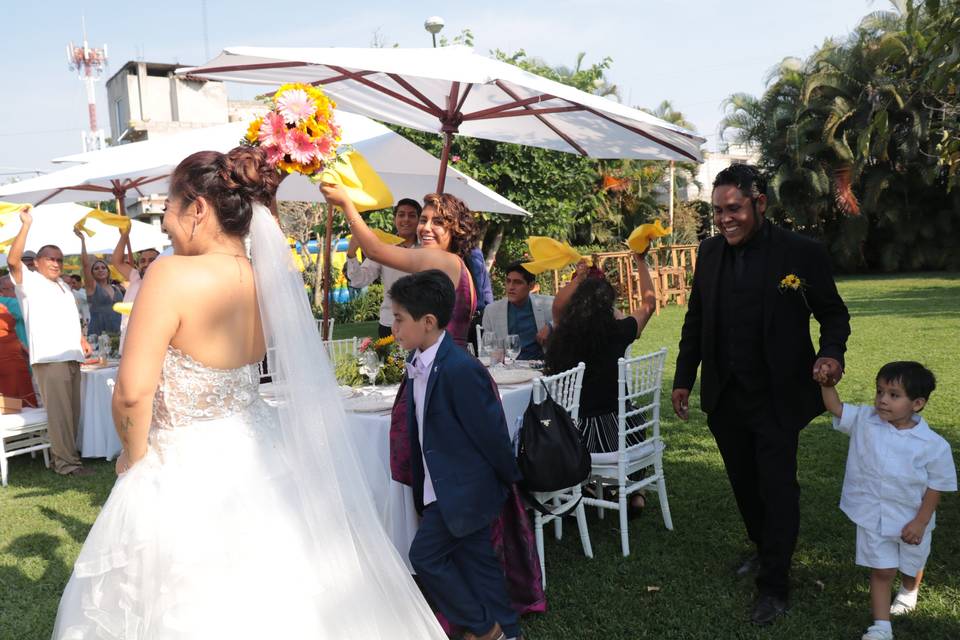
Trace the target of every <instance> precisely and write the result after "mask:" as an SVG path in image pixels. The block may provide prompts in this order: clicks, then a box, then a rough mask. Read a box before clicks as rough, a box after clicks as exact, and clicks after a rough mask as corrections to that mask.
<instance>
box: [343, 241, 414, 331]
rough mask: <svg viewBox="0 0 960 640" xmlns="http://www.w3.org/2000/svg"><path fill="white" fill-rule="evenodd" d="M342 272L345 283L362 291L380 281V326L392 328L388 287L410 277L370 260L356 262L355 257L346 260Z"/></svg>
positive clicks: (403, 272)
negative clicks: (381, 285) (405, 277)
mask: <svg viewBox="0 0 960 640" xmlns="http://www.w3.org/2000/svg"><path fill="white" fill-rule="evenodd" d="M344 272H345V273H346V275H347V281H348V282H350V286H351V287H353V288H355V289H362V288H363V287H366V286H368V285H371V284H373V283H374V282H376V281H377V278H379V279H380V282H381V283H382V284H383V302H382V303H381V304H380V320H379V322H380V324H381V325H382V326H384V327H392V326H393V303H392V301H391V300H390V294H389V293H388V292H389V291H390V287H392V286H393V283H394V282H396V281H397V280H399V279H400V278H402V277H403V276H408V275H410V274H409V273H407V272H405V271H398V270H397V269H394V268H393V267H387V266H384V265H382V264H380V263H379V262H375V261H373V260H371V259H370V258H366V259H365V260H364V261H363V262H360V261H359V260H357V258H356V256H354V257H352V258H347V262H346V265H345V269H344Z"/></svg>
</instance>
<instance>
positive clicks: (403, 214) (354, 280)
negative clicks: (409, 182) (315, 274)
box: [344, 198, 423, 338]
mask: <svg viewBox="0 0 960 640" xmlns="http://www.w3.org/2000/svg"><path fill="white" fill-rule="evenodd" d="M422 210H423V207H421V206H420V203H419V202H417V201H416V200H413V199H411V198H403V199H402V200H398V201H397V204H396V205H395V206H394V207H393V226H394V227H395V228H396V230H397V235H398V236H400V237H401V238H403V244H401V245H400V246H401V247H412V246H414V245H416V244H417V224H418V223H419V222H420V212H421V211H422ZM344 271H345V273H346V275H347V280H348V281H349V282H350V286H351V287H354V288H356V289H362V288H363V287H366V286H367V285H370V284H372V283H374V282H376V281H377V278H379V279H380V281H381V282H382V283H383V303H382V304H381V305H380V320H379V322H380V326H379V328H378V329H377V335H379V337H381V338H385V337H387V336H389V335H390V334H391V333H392V329H391V326H392V325H393V305H392V304H391V303H390V295H389V294H388V293H387V292H388V291H389V290H390V287H391V286H393V283H394V282H396V281H397V280H398V279H400V278H402V277H403V276H405V275H407V274H406V273H404V272H403V271H397V270H396V269H393V268H391V267H385V266H383V265H382V264H380V263H379V262H374V261H373V260H370V259H365V260H364V261H363V262H360V261H358V260H357V242H356V241H355V240H354V239H353V238H351V239H350V244H349V245H347V264H346V268H345V269H344Z"/></svg>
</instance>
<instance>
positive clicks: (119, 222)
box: [73, 209, 130, 238]
mask: <svg viewBox="0 0 960 640" xmlns="http://www.w3.org/2000/svg"><path fill="white" fill-rule="evenodd" d="M91 219H92V220H99V221H100V222H102V223H103V224H106V225H110V226H111V227H116V228H118V229H120V230H122V231H129V230H130V218H128V217H127V216H121V215H120V214H118V213H108V212H106V211H100V209H94V210H93V211H91V212H90V213H88V214H87V215H85V216H83V217H82V218H80V220H79V221H77V224H75V225H73V229H74V231H83V232H84V233H85V234H87V235H88V236H90V237H91V238H92V237H93V236H94V234H95V233H96V232H95V231H91V230H90V229H88V228H87V227H86V225H85V224H84V223H85V222H86V221H87V220H91Z"/></svg>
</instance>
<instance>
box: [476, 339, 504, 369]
mask: <svg viewBox="0 0 960 640" xmlns="http://www.w3.org/2000/svg"><path fill="white" fill-rule="evenodd" d="M502 361H503V339H502V338H500V337H499V336H498V335H497V334H495V333H493V332H492V331H484V332H483V338H482V340H481V342H480V362H481V363H483V365H484V366H487V367H489V366H492V365H495V364H498V363H500V362H502Z"/></svg>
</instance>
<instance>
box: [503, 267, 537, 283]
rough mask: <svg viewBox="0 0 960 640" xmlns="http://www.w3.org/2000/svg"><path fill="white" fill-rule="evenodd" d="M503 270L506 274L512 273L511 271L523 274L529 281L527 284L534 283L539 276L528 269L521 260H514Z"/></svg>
mask: <svg viewBox="0 0 960 640" xmlns="http://www.w3.org/2000/svg"><path fill="white" fill-rule="evenodd" d="M503 272H504V274H506V275H510V274H511V273H519V274H520V275H521V276H523V279H524V280H526V281H527V284H533V283H534V281H535V280H536V279H537V276H535V275H533V274H532V273H530V272H529V271H527V270H526V269H525V268H524V266H523V263H521V262H514V263H512V264H509V265H507V268H506V269H504V270H503Z"/></svg>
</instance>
